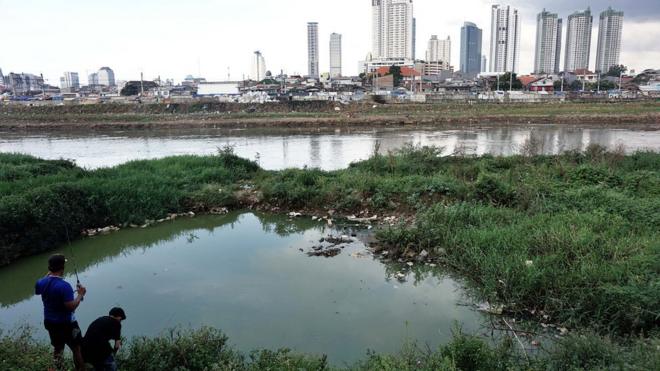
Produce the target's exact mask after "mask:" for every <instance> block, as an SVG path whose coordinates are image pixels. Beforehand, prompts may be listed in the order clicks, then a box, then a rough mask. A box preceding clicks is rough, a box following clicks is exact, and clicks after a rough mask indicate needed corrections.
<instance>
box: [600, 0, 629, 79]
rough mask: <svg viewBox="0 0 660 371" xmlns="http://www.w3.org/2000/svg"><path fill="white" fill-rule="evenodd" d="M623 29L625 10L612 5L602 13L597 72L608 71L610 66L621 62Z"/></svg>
mask: <svg viewBox="0 0 660 371" xmlns="http://www.w3.org/2000/svg"><path fill="white" fill-rule="evenodd" d="M622 30H623V12H619V11H616V10H614V9H612V8H611V7H610V8H608V9H607V10H606V11H604V12H602V13H600V25H599V26H598V49H597V51H596V72H601V73H607V72H608V71H609V70H610V67H612V66H616V65H618V64H619V57H620V56H621V33H622Z"/></svg>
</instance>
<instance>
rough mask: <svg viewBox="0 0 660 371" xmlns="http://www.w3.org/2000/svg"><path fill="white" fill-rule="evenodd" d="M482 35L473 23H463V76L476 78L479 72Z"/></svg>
mask: <svg viewBox="0 0 660 371" xmlns="http://www.w3.org/2000/svg"><path fill="white" fill-rule="evenodd" d="M482 34H483V32H482V30H481V29H480V28H479V27H477V25H476V24H474V23H471V22H465V24H464V25H463V27H461V72H463V73H464V74H467V75H472V76H476V75H478V74H479V72H481V64H482V58H481V57H482V54H481V42H482ZM484 64H485V63H484ZM484 68H485V67H484Z"/></svg>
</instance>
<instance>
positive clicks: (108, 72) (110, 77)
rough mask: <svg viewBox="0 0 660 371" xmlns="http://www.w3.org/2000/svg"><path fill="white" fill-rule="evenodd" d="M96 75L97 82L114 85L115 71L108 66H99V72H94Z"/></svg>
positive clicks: (103, 84)
mask: <svg viewBox="0 0 660 371" xmlns="http://www.w3.org/2000/svg"><path fill="white" fill-rule="evenodd" d="M96 75H97V76H98V84H97V85H102V86H116V85H117V84H116V83H115V72H114V71H113V70H112V69H111V68H110V67H101V69H99V72H97V73H96Z"/></svg>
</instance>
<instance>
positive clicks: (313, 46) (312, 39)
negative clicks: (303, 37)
mask: <svg viewBox="0 0 660 371" xmlns="http://www.w3.org/2000/svg"><path fill="white" fill-rule="evenodd" d="M307 61H308V69H307V74H308V75H309V77H311V78H316V79H318V78H319V24H318V23H316V22H309V23H307Z"/></svg>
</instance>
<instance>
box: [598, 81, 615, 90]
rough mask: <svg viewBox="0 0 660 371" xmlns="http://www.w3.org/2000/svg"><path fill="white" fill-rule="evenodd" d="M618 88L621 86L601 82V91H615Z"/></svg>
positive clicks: (609, 82) (610, 82)
mask: <svg viewBox="0 0 660 371" xmlns="http://www.w3.org/2000/svg"><path fill="white" fill-rule="evenodd" d="M618 88H619V84H616V83H614V82H612V81H609V80H601V81H600V90H613V89H618Z"/></svg>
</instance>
